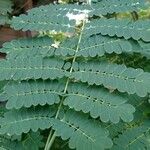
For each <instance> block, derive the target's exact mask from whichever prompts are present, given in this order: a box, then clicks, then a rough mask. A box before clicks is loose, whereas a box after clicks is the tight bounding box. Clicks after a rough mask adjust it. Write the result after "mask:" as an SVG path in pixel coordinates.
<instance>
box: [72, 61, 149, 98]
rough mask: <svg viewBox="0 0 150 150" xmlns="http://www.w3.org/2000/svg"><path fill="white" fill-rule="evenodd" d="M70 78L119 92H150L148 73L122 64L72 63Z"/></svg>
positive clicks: (140, 94)
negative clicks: (72, 69)
mask: <svg viewBox="0 0 150 150" xmlns="http://www.w3.org/2000/svg"><path fill="white" fill-rule="evenodd" d="M71 76H72V78H75V79H77V80H81V81H82V82H88V83H89V84H90V85H93V84H96V85H101V84H103V85H104V86H105V87H106V88H110V89H118V90H119V91H120V92H128V93H129V94H134V93H136V94H137V95H139V96H141V97H144V96H146V95H147V93H148V92H150V84H149V81H150V74H149V73H148V72H143V70H142V69H133V68H127V67H126V66H124V65H117V64H109V63H106V62H101V63H98V62H88V63H78V64H77V63H74V72H73V73H72V75H71Z"/></svg>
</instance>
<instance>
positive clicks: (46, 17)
mask: <svg viewBox="0 0 150 150" xmlns="http://www.w3.org/2000/svg"><path fill="white" fill-rule="evenodd" d="M87 7H89V6H87ZM87 7H85V8H84V6H79V5H72V4H68V5H52V4H51V5H46V6H41V7H39V8H34V9H32V10H29V11H28V14H27V15H24V14H23V15H20V16H19V17H14V18H13V19H12V23H11V26H12V27H13V28H15V29H16V30H19V29H22V30H23V31H27V30H31V31H50V30H55V31H58V32H61V31H63V32H74V31H75V23H76V22H75V20H72V19H70V20H69V18H68V17H67V14H70V13H73V14H77V13H79V14H82V13H83V12H84V9H86V8H87Z"/></svg>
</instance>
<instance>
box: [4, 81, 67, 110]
mask: <svg viewBox="0 0 150 150" xmlns="http://www.w3.org/2000/svg"><path fill="white" fill-rule="evenodd" d="M63 89H64V84H62V83H58V82H52V81H28V82H26V81H25V82H21V83H12V84H8V85H7V86H5V88H4V94H5V98H6V99H5V100H8V101H7V103H6V108H7V109H12V108H15V109H20V108H21V107H23V106H24V107H31V106H37V105H42V106H43V105H46V104H48V105H53V104H54V103H59V102H60V97H59V95H61V94H63V93H62V91H63Z"/></svg>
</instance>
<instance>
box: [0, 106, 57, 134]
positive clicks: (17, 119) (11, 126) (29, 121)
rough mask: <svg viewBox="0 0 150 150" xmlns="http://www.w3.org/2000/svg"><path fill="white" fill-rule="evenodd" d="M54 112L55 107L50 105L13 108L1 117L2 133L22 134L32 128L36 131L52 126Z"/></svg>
mask: <svg viewBox="0 0 150 150" xmlns="http://www.w3.org/2000/svg"><path fill="white" fill-rule="evenodd" d="M54 113H55V109H54V107H48V106H47V107H31V108H29V109H24V108H23V109H19V110H11V111H9V112H7V113H5V115H4V118H0V134H6V133H7V134H10V135H14V134H16V135H20V134H22V133H28V132H29V131H30V129H31V130H32V131H34V132H36V131H37V130H38V129H42V130H44V129H47V128H50V127H51V124H52V122H51V119H52V118H51V117H52V116H53V115H54Z"/></svg>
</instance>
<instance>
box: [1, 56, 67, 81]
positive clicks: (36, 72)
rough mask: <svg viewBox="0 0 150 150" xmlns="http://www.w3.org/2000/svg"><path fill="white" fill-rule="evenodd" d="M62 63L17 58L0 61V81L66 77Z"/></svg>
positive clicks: (39, 58)
mask: <svg viewBox="0 0 150 150" xmlns="http://www.w3.org/2000/svg"><path fill="white" fill-rule="evenodd" d="M63 66H64V61H63V60H59V59H56V58H44V59H42V58H41V57H34V58H27V57H25V58H21V57H20V58H17V59H15V60H13V59H10V60H1V61H0V74H1V75H3V76H0V81H2V80H11V79H12V80H27V79H39V78H42V79H49V78H51V79H56V78H62V77H64V76H65V75H68V73H67V71H66V70H64V69H63Z"/></svg>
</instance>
